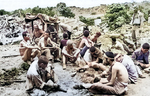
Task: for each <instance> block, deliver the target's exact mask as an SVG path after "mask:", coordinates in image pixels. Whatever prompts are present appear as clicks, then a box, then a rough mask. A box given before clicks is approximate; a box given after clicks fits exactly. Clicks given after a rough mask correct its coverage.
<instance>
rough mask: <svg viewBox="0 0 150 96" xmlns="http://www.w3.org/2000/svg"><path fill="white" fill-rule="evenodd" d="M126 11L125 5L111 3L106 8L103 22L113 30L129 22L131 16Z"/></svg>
mask: <svg viewBox="0 0 150 96" xmlns="http://www.w3.org/2000/svg"><path fill="white" fill-rule="evenodd" d="M127 11H128V8H127V5H121V4H111V5H110V6H108V10H107V12H106V15H105V22H106V23H107V24H108V26H109V27H110V30H115V29H116V28H118V27H121V26H122V25H123V24H126V23H127V24H128V23H130V21H131V18H130V16H129V14H128V13H127Z"/></svg>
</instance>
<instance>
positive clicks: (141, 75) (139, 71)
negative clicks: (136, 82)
mask: <svg viewBox="0 0 150 96" xmlns="http://www.w3.org/2000/svg"><path fill="white" fill-rule="evenodd" d="M135 67H136V70H137V73H138V75H139V77H140V78H145V77H144V76H143V74H142V72H141V69H140V67H139V66H137V65H135Z"/></svg>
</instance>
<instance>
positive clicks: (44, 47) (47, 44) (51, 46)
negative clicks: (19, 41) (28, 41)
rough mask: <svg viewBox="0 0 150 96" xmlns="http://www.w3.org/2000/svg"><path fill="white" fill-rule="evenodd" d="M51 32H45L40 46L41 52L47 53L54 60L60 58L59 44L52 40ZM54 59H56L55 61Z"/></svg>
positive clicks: (49, 58)
mask: <svg viewBox="0 0 150 96" xmlns="http://www.w3.org/2000/svg"><path fill="white" fill-rule="evenodd" d="M49 36H50V32H48V31H47V32H45V33H44V37H42V38H41V39H40V40H39V44H38V45H39V47H40V48H41V54H44V55H46V57H47V58H48V60H50V61H53V60H54V59H55V60H56V61H58V58H59V46H58V45H57V44H56V43H54V42H53V41H51V39H50V37H49ZM51 52H54V56H52V54H51ZM55 60H54V61H55Z"/></svg>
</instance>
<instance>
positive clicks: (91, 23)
mask: <svg viewBox="0 0 150 96" xmlns="http://www.w3.org/2000/svg"><path fill="white" fill-rule="evenodd" d="M79 19H80V21H81V22H83V23H85V24H86V25H87V26H89V25H94V19H91V18H85V17H83V16H79Z"/></svg>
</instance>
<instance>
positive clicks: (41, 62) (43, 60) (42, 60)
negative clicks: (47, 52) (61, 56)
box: [38, 56, 48, 69]
mask: <svg viewBox="0 0 150 96" xmlns="http://www.w3.org/2000/svg"><path fill="white" fill-rule="evenodd" d="M47 64H48V59H47V58H46V56H40V57H39V60H38V65H39V67H40V68H42V69H45V68H46V67H47Z"/></svg>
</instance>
